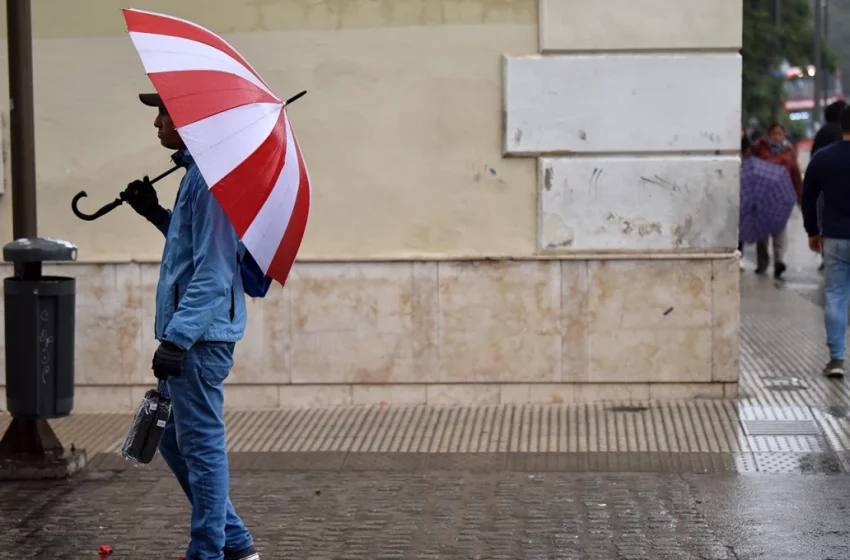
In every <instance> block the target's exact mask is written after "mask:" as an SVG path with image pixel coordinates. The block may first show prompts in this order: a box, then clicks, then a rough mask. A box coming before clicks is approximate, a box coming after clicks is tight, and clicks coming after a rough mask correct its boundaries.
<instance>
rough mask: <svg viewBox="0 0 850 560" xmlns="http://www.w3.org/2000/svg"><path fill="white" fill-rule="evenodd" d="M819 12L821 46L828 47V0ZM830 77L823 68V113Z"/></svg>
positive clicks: (827, 99) (827, 98) (825, 0)
mask: <svg viewBox="0 0 850 560" xmlns="http://www.w3.org/2000/svg"><path fill="white" fill-rule="evenodd" d="M821 11H822V13H821V22H822V23H821V28H822V30H823V44H824V45H829V0H823V4H822V10H821ZM824 66H826V65H825V64H824ZM830 75H831V74H830V73H827V69H826V68H824V74H823V107H824V111H826V104H827V102H828V101H829V97H830V91H831V89H830V85H829V81H830V80H829V78H830Z"/></svg>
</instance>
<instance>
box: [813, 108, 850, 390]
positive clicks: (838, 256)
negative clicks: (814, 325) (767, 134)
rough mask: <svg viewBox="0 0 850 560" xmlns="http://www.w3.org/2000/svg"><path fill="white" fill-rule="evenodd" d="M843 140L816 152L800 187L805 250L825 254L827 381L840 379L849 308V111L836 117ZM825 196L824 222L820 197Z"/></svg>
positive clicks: (846, 110)
mask: <svg viewBox="0 0 850 560" xmlns="http://www.w3.org/2000/svg"><path fill="white" fill-rule="evenodd" d="M839 126H840V127H841V132H842V140H841V141H839V142H836V143H834V144H831V145H828V146H826V147H824V148H821V149H820V150H818V152H817V154H816V155H815V156H814V157H813V158H812V159H811V161H809V166H808V168H807V169H806V178H805V181H804V186H803V200H802V207H803V225H804V227H805V228H806V233H807V234H808V236H809V247H810V248H811V250H812V251H814V252H816V253H820V254H822V255H823V262H824V296H825V300H826V303H825V306H824V323H825V327H826V342H827V346H828V347H829V354H830V359H829V362H828V363H827V365H826V367H825V368H824V374H825V375H827V376H829V377H842V376H843V375H844V359H845V351H846V336H847V306H848V304H850V107H844V109H842V111H841V113H840V115H839ZM821 194H823V200H824V206H823V220H822V222H820V223H819V220H818V208H817V200H818V197H819V196H820V195H821Z"/></svg>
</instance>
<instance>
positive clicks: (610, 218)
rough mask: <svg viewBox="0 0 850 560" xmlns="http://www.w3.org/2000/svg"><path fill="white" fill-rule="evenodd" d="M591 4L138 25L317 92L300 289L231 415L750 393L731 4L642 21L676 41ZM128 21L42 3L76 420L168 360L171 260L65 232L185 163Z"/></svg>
mask: <svg viewBox="0 0 850 560" xmlns="http://www.w3.org/2000/svg"><path fill="white" fill-rule="evenodd" d="M602 3H603V4H610V6H608V9H606V10H604V13H599V10H598V9H597V8H592V7H591V4H593V6H596V3H580V5H581V6H582V7H578V6H579V3H575V2H566V1H564V0H539V1H538V0H380V1H376V0H335V1H325V2H316V1H314V0H284V1H278V2H256V1H250V2H249V1H248V0H215V1H210V0H204V1H200V0H192V1H183V2H180V3H174V2H164V1H159V0H157V1H153V0H150V1H140V2H139V3H137V4H136V5H135V6H134V7H137V8H142V9H150V10H155V11H167V12H169V13H172V14H174V15H177V16H182V17H186V18H189V19H192V20H193V21H196V22H198V23H200V24H202V25H205V26H207V27H209V28H211V29H213V30H216V31H218V32H221V33H223V34H224V35H225V37H226V38H227V39H228V40H229V41H231V42H232V43H233V44H234V45H235V46H236V47H237V49H239V50H240V51H241V52H242V53H243V54H244V55H245V56H246V58H248V60H249V61H251V63H252V64H253V65H254V66H255V68H257V70H258V71H259V72H260V73H261V74H262V75H263V77H264V78H265V79H266V80H267V81H268V82H269V83H270V84H271V86H272V87H273V89H274V90H275V91H276V92H277V93H278V94H279V95H280V96H281V97H286V96H288V95H291V94H294V93H297V92H298V91H300V90H302V89H306V90H308V92H309V93H308V95H307V96H306V97H304V98H303V99H302V100H300V101H298V102H297V103H296V104H295V105H293V106H292V109H291V119H292V121H293V126H294V127H295V131H296V134H297V135H298V138H299V141H300V143H301V145H302V149H303V151H304V154H305V159H306V162H307V165H308V167H309V169H310V174H311V178H312V182H313V207H312V210H311V218H310V222H309V224H308V228H307V234H306V237H305V241H304V244H303V246H302V250H301V252H300V254H299V263H298V264H297V265H296V267H295V270H294V272H293V275H292V277H291V280H290V281H289V282H288V283H287V286H286V287H284V288H280V287H279V286H276V287H275V288H273V292H272V294H271V295H270V296H269V297H268V298H267V299H265V300H260V301H257V302H254V303H252V304H251V307H250V320H249V328H248V332H247V333H246V338H245V340H244V341H243V342H242V343H241V344H240V345H239V346H238V349H237V366H236V368H235V369H234V372H233V374H232V375H231V377H230V378H229V379H228V392H227V402H228V405H229V406H233V407H277V406H303V405H314V404H343V403H363V404H365V403H375V402H380V401H385V402H388V403H390V404H394V403H395V404H399V403H420V404H421V403H433V404H452V403H469V402H479V403H490V404H493V403H499V402H569V401H574V400H595V399H647V398H668V397H683V396H696V395H707V396H724V395H726V396H729V395H733V394H735V392H736V390H737V379H738V344H737V335H738V270H737V262H736V260H735V258H734V248H735V245H736V244H737V241H736V238H737V222H736V220H734V219H732V216H733V215H734V214H735V213H736V212H737V180H738V178H737V169H738V167H737V163H736V150H735V147H734V144H735V142H733V140H734V139H733V138H731V134H732V133H733V132H734V133H735V138H737V129H736V130H731V129H730V127H731V123H733V122H734V123H735V126H738V125H737V122H738V119H739V117H738V113H739V103H740V72H739V66H740V61H739V59H737V58H736V57H737V54H736V53H735V52H734V50H735V49H736V48H737V47H736V45H737V44H739V43H740V32H739V29H738V30H737V31H736V28H735V26H736V25H737V24H738V23H739V22H740V17H741V16H740V0H737V1H732V0H723V1H722V2H718V3H717V4H716V5H715V4H712V5H711V6H714V7H711V6H709V7H706V6H703V4H704V3H698V2H696V1H691V0H688V1H687V2H683V1H681V0H653V4H658V6H655V8H654V9H653V10H652V13H654V14H658V13H663V12H665V11H666V13H668V15H670V14H672V15H670V17H673V18H674V19H676V18H678V19H677V21H680V25H677V26H670V25H669V18H667V19H665V20H664V21H660V20H658V19H657V18H655V17H650V16H649V15H648V14H646V13H643V12H642V10H640V9H638V8H637V7H636V6H635V4H637V3H633V2H628V1H627V0H606V1H605V2H602ZM717 6H720V7H719V8H718V7H717ZM120 7H122V5H119V4H118V3H115V2H112V1H107V0H89V1H88V2H87V8H88V9H87V11H86V12H85V15H84V14H83V12H81V11H80V10H79V8H78V7H75V6H72V3H70V2H65V1H64V0H62V1H60V0H34V33H35V36H36V40H35V66H36V107H37V109H36V111H37V112H36V124H37V158H38V182H39V185H38V189H39V190H38V194H39V233H40V235H42V236H53V237H59V238H62V239H67V240H70V241H72V242H74V243H76V244H77V245H78V246H79V258H80V261H81V263H79V264H75V265H63V266H60V267H58V269H59V273H62V274H69V275H73V276H76V277H77V279H78V306H77V325H78V327H77V364H76V368H77V370H76V379H77V404H76V410H77V411H85V410H130V409H131V408H132V407H133V406H134V405H135V403H136V401H137V399H138V398H140V396H141V395H142V393H143V391H144V390H145V389H147V388H148V387H149V386H150V383H151V379H152V378H151V373H150V370H149V368H150V356H151V355H152V353H153V351H154V350H155V348H156V342H155V341H154V340H152V332H153V326H152V325H153V296H154V290H155V282H156V275H157V272H158V270H157V266H156V264H155V263H156V261H157V260H158V258H159V255H160V252H161V250H162V238H161V236H160V235H159V234H158V233H157V232H155V231H154V230H153V229H152V228H151V227H150V226H149V225H148V224H146V223H145V222H144V220H142V219H141V218H138V217H137V216H135V214H134V213H133V212H132V211H131V210H130V209H129V208H120V209H118V210H116V211H114V212H113V213H112V214H110V215H109V216H107V217H105V218H102V219H101V220H98V221H96V222H92V223H86V222H82V221H80V220H78V219H77V218H76V217H74V216H73V214H72V213H71V211H70V200H71V198H72V197H73V195H74V194H75V193H76V192H77V191H78V190H82V189H85V190H86V191H87V192H88V193H89V199H87V200H84V201H82V204H81V206H84V207H85V208H86V209H89V210H93V209H94V208H96V207H98V206H100V205H101V204H104V203H106V202H109V201H111V200H112V199H113V198H114V197H115V196H116V195H117V193H118V192H119V191H120V190H121V189H122V188H123V187H124V186H125V185H126V184H127V183H128V182H130V181H131V180H133V179H135V178H137V177H140V176H142V175H144V174H145V173H147V174H150V175H154V174H157V173H158V172H159V171H161V170H164V169H166V168H167V167H168V164H169V161H168V155H169V154H168V153H167V152H164V151H163V150H162V149H161V148H160V147H158V145H157V142H156V137H155V135H154V134H153V128H152V124H151V123H152V119H153V115H152V114H151V113H150V111H149V110H148V109H146V108H144V107H142V106H140V104H139V103H138V102H137V99H136V97H135V95H136V93H137V92H139V91H147V90H149V89H150V85H149V82H148V80H147V78H146V77H145V76H144V75H143V72H142V66H141V63H140V61H139V60H138V57H137V55H136V53H135V52H134V51H133V47H132V44H131V42H130V41H129V39H128V37H127V36H126V33H125V31H124V28H123V19H122V16H121V13H120V11H119V8H120ZM637 12H640V13H641V15H642V17H641V18H640V19H639V20H635V19H634V18H635V17H636V15H635V14H636V13H637ZM600 18H606V19H607V21H608V22H609V24H610V25H600V23H599V21H600ZM712 22H713V23H712ZM0 23H1V22H0ZM688 25H692V26H696V27H695V28H694V29H693V30H692V31H693V33H691V32H689V30H690V28H688V27H687V26H688ZM730 25H731V31H730ZM682 26H685V29H683V28H682ZM671 28H675V32H674V31H670V29H671ZM736 65H737V66H736ZM683 71H684V72H689V74H688V75H686V76H682V75H681V73H682V72H683ZM736 72H737V74H736ZM5 77H6V72H5V68H4V71H3V73H2V79H3V81H2V82H0V88H4V89H5V88H7V85H6V83H5ZM706 88H708V90H706ZM671 92H672V93H671ZM664 95H666V96H667V97H664ZM689 96H690V97H691V99H690V105H689V104H688V103H686V102H685V101H686V99H684V100H683V97H684V98H688V97H689ZM704 98H705V99H704ZM703 102H708V103H707V106H706V104H703ZM694 105H697V106H698V109H696V110H694V109H693V106H694ZM689 106H690V107H691V110H690V111H689ZM0 108H2V110H3V114H4V115H7V114H8V107H2V105H0ZM706 111H707V113H706ZM697 114H698V116H699V118H697V119H696V120H695V119H694V117H695V116H696V115H697ZM7 121H8V119H7V118H4V120H3V123H4V127H6V126H7V124H6V123H7ZM5 147H6V149H8V143H6V146H5ZM6 161H8V157H6ZM7 167H8V165H7ZM6 179H7V180H6V181H5V183H6V185H7V189H6V190H7V192H6V194H5V195H0V239H11V220H10V208H11V200H10V198H11V197H10V196H9V193H8V171H7V175H6ZM178 181H179V178H177V177H173V178H169V179H166V180H165V181H163V182H162V186H161V187H159V188H160V192H161V193H162V196H161V199H162V200H163V201H165V202H170V201H171V200H172V199H173V196H174V193H175V190H176V185H177V184H178ZM714 217H716V218H718V219H719V220H720V221H719V222H716V221H715V222H712V218H714ZM710 223H714V225H713V226H711V227H709V226H710ZM3 272H4V275H8V274H9V273H10V269H9V268H8V267H6V269H5V270H3ZM0 344H2V339H0ZM0 349H1V348H0ZM3 380H4V372H3V371H2V366H0V392H2V384H3ZM3 405H5V402H4V400H2V399H0V406H3Z"/></svg>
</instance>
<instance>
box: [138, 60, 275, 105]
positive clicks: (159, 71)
mask: <svg viewBox="0 0 850 560" xmlns="http://www.w3.org/2000/svg"><path fill="white" fill-rule="evenodd" d="M139 53H140V54H141V53H146V54H166V55H181V56H192V57H195V58H201V59H205V60H213V61H216V62H218V61H220V60H221V59H220V58H217V57H213V56H209V55H204V54H198V53H191V54H190V55H187V53H186V52H185V51H175V50H163V49H141V50H139ZM224 54H227V53H224ZM228 57H229V58H230V60H232V61H233V62H234V63H236V65H237V66H239V67H240V68H245V67H244V66H242V65H241V64H240V63H239V61H237V60H236V59H235V58H233V57H230V56H229V55H228ZM142 61H143V62H144V57H142ZM194 70H196V69H192V70H188V69H184V70H157V71H156V72H145V73H146V74H147V75H148V76H150V75H151V74H165V73H168V72H192V71H194ZM197 70H203V71H206V72H219V73H222V74H231V75H233V76H238V77H240V78H242V79H244V80H245V81H248V82H250V80H248V79H247V78H245V77H244V76H240V75H239V74H237V73H235V72H230V71H228V70H222V69H220V68H203V69H197ZM246 70H247V69H246ZM248 73H249V74H251V72H248ZM251 76H253V77H254V78H257V76H255V75H254V74H251ZM257 81H258V82H259V84H254V85H257V86H258V87H259V88H260V89H262V90H264V91H266V92H267V93H268V94H269V95H271V96H272V97H274V98H275V99H277V100H278V101H280V98H278V96H276V95H275V94H274V93H272V91H271V90H270V89H269V88H268V86H267V85H266V84H265V82H264V81H263V80H261V79H259V78H257ZM251 83H253V82H251Z"/></svg>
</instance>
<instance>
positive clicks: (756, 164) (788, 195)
mask: <svg viewBox="0 0 850 560" xmlns="http://www.w3.org/2000/svg"><path fill="white" fill-rule="evenodd" d="M795 202H797V192H796V191H795V190H794V183H792V182H791V176H790V175H788V171H787V170H786V169H785V166H783V165H780V164H777V163H770V162H768V161H764V160H762V159H759V158H757V157H750V158H747V159H745V160H744V161H743V162H742V163H741V221H740V229H739V233H738V239H739V240H740V241H741V242H743V243H755V242H757V241H761V240H763V239H767V238H768V237H770V236H771V235H773V234H775V233H779V232H780V231H782V230H783V229H784V228H785V225H786V224H787V223H788V218H789V217H791V211H792V210H793V209H794V203H795Z"/></svg>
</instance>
